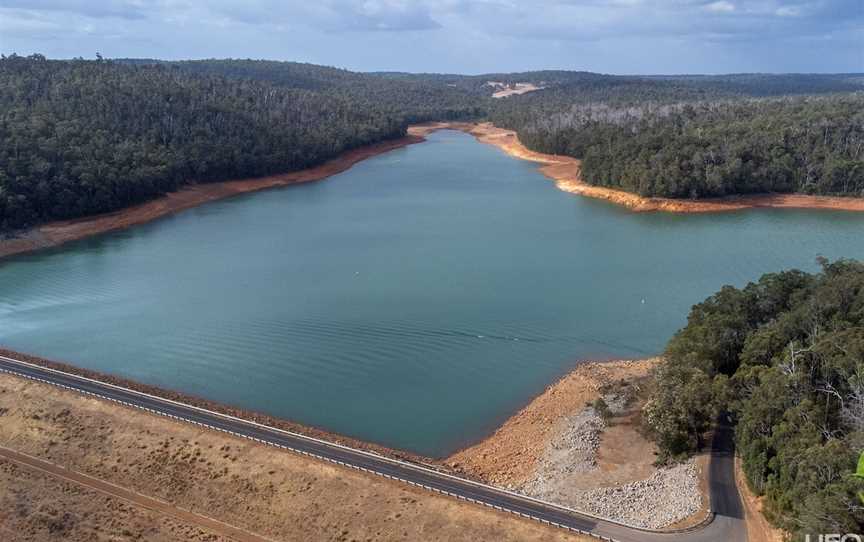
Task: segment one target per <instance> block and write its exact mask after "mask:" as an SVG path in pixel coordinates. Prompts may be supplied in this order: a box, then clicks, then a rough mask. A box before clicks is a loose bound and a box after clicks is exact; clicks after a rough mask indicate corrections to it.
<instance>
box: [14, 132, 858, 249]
mask: <svg viewBox="0 0 864 542" xmlns="http://www.w3.org/2000/svg"><path fill="white" fill-rule="evenodd" d="M447 129H449V130H460V131H463V132H466V133H469V134H471V135H473V136H475V137H476V138H477V139H478V141H480V142H482V143H488V144H490V145H494V146H496V147H498V148H500V149H502V150H503V151H504V152H506V153H507V154H508V155H510V156H513V157H516V158H520V159H523V160H530V161H532V162H538V163H540V164H542V166H541V167H540V172H541V173H543V174H544V175H545V176H546V177H548V178H550V179H552V180H554V181H555V183H556V186H558V188H559V189H561V190H563V191H564V192H569V193H572V194H578V195H580V196H586V197H590V198H596V199H602V200H606V201H610V202H612V203H615V204H617V205H621V206H624V207H627V208H628V209H630V210H632V211H639V212H645V211H663V212H670V213H717V212H724V211H740V210H743V209H753V208H790V209H827V210H841V211H864V198H852V197H849V198H840V197H829V196H807V195H802V194H761V195H753V196H730V197H728V198H716V199H701V200H680V199H669V198H645V197H642V196H639V195H636V194H631V193H629V192H625V191H623V190H614V189H611V188H604V187H600V186H592V185H589V184H586V183H584V182H582V181H581V179H580V177H579V166H580V162H579V160H577V159H575V158H572V157H569V156H560V155H550V154H543V153H539V152H535V151H532V150H529V149H528V148H526V147H525V146H524V145H522V143H521V142H520V141H519V138H518V137H517V136H516V133H515V132H513V131H511V130H505V129H503V128H498V127H496V126H494V125H493V124H491V123H488V122H486V123H479V124H477V123H470V122H436V123H426V124H418V125H413V126H410V127H409V128H408V135H407V136H405V137H403V138H400V139H394V140H390V141H383V142H380V143H376V144H374V145H369V146H366V147H362V148H358V149H353V150H350V151H348V152H346V153H344V154H342V155H341V156H338V157H336V158H334V159H332V160H330V161H328V162H326V163H324V164H322V165H320V166H316V167H313V168H309V169H304V170H301V171H295V172H291V173H285V174H282V175H271V176H269V177H259V178H253V179H239V180H234V181H223V182H216V183H202V184H194V185H189V186H187V187H184V188H182V189H180V190H178V191H177V192H171V193H169V194H166V195H164V196H161V197H159V198H156V199H154V200H150V201H148V202H145V203H142V204H139V205H135V206H132V207H129V208H126V209H121V210H119V211H114V212H111V213H106V214H102V215H95V216H89V217H83V218H78V219H74V220H61V221H55V222H49V223H47V224H42V225H40V226H35V227H33V228H30V229H28V230H25V231H21V232H16V233H14V234H12V235H10V236H6V237H0V258H3V257H6V256H11V255H14V254H21V253H25V252H31V251H34V250H39V249H43V248H49V247H54V246H58V245H62V244H63V243H67V242H70V241H76V240H79V239H84V238H86V237H90V236H93V235H98V234H100V233H105V232H109V231H113V230H120V229H124V228H128V227H131V226H135V225H138V224H144V223H146V222H150V221H151V220H155V219H157V218H159V217H162V216H165V215H169V214H173V213H177V212H180V211H183V210H185V209H189V208H191V207H195V206H198V205H201V204H203V203H207V202H209V201H215V200H218V199H222V198H227V197H231V196H236V195H238V194H243V193H246V192H255V191H258V190H264V189H267V188H275V187H280V186H287V185H291V184H297V183H303V182H310V181H319V180H322V179H325V178H327V177H330V176H331V175H335V174H337V173H341V172H343V171H345V170H347V169H349V168H350V167H351V166H353V165H354V164H356V163H357V162H360V161H362V160H365V159H367V158H371V157H373V156H377V155H379V154H382V153H385V152H388V151H391V150H394V149H398V148H402V147H405V146H407V145H412V144H415V143H422V142H423V141H425V136H426V135H428V134H430V133H432V132H434V131H436V130H447Z"/></svg>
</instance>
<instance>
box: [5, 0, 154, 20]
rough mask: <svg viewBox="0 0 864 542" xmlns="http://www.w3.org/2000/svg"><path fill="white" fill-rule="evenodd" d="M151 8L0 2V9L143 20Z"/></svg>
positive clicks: (117, 2)
mask: <svg viewBox="0 0 864 542" xmlns="http://www.w3.org/2000/svg"><path fill="white" fill-rule="evenodd" d="M153 7H154V6H152V5H150V3H149V2H144V1H136V0H128V1H124V0H102V1H88V0H65V1H64V0H0V8H16V9H21V10H28V11H31V12H38V11H49V12H50V11H55V12H66V13H74V14H78V15H84V16H87V17H95V18H102V17H119V18H123V19H143V18H144V17H146V11H147V10H148V8H151V9H152V8H153Z"/></svg>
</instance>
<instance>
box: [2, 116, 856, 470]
mask: <svg viewBox="0 0 864 542" xmlns="http://www.w3.org/2000/svg"><path fill="white" fill-rule="evenodd" d="M428 139H429V141H428V142H427V143H424V144H420V145H413V146H410V147H407V148H404V149H400V150H397V151H393V152H390V153H388V154H385V155H381V156H378V157H375V158H372V159H370V160H367V161H365V162H362V163H360V164H358V165H356V166H354V167H353V168H352V169H351V170H349V171H347V172H344V173H342V174H339V175H336V176H334V177H331V178H330V179H328V180H325V181H322V182H318V183H310V184H302V185H296V186H291V187H288V188H283V189H276V190H269V191H265V192H259V193H254V194H248V195H244V196H240V197H236V198H232V199H229V200H222V201H218V202H214V203H211V204H207V205H204V206H201V207H198V208H195V209H192V210H189V211H185V212H183V213H180V214H177V215H173V216H170V217H166V218H163V219H160V220H158V221H155V222H152V223H149V224H146V225H144V226H139V227H135V228H132V229H129V230H125V231H122V232H114V233H109V234H105V235H101V236H99V237H95V238H91V239H87V240H84V241H79V242H75V243H72V244H68V245H65V246H63V247H60V248H58V249H52V250H47V251H42V252H38V253H32V254H27V255H22V256H18V257H14V258H10V259H7V260H3V261H2V262H0V344H3V345H4V346H7V347H9V348H12V349H16V350H19V351H24V352H29V353H33V354H37V355H41V356H43V357H48V358H52V359H57V360H60V361H67V362H70V363H74V364H76V365H79V366H81V367H87V368H90V369H95V370H99V371H104V372H108V373H113V374H117V375H120V376H124V377H128V378H132V379H135V380H139V381H142V382H146V383H150V384H155V385H158V386H162V387H167V388H172V389H177V390H180V391H184V392H187V393H191V394H195V395H199V396H202V397H205V398H208V399H212V400H216V401H221V402H225V403H229V404H234V405H237V406H241V407H245V408H248V409H253V410H258V411H263V412H266V413H269V414H272V415H275V416H280V417H284V418H288V419H291V420H294V421H297V422H301V423H305V424H308V425H313V426H318V427H322V428H325V429H329V430H332V431H336V432H339V433H343V434H346V435H350V436H354V437H358V438H361V439H365V440H369V441H374V442H379V443H382V444H385V445H388V446H392V447H395V448H402V449H406V450H411V451H414V452H417V453H421V454H426V455H433V456H437V455H443V454H446V453H448V452H451V451H453V450H454V449H456V448H458V447H460V446H462V445H465V444H467V443H469V442H471V441H474V440H476V439H478V438H480V437H482V436H484V435H485V434H486V433H488V432H490V431H491V430H492V429H494V428H495V427H496V426H497V425H498V424H500V423H501V422H502V421H503V420H504V419H506V418H507V417H508V416H509V415H510V414H512V413H513V412H514V411H515V410H516V409H517V408H518V407H519V406H521V405H522V404H524V403H525V402H527V401H528V400H529V399H530V398H531V397H532V396H533V395H535V394H537V393H539V392H540V391H542V389H543V388H544V387H545V386H546V385H548V384H550V383H551V382H552V381H553V380H555V378H556V377H559V376H561V375H562V374H564V373H565V372H567V371H568V370H570V369H571V368H572V367H573V366H574V364H576V363H577V362H578V361H579V360H585V359H604V358H621V357H642V356H647V355H651V354H656V353H658V352H660V351H661V350H662V348H663V346H664V344H665V342H666V341H667V340H668V339H669V337H670V336H671V335H672V334H673V333H674V332H675V331H676V330H677V329H678V328H679V327H681V325H683V323H684V322H685V319H686V316H687V312H688V310H689V308H690V306H691V305H692V304H694V303H697V302H699V301H701V300H702V299H703V298H705V297H706V296H707V295H709V294H711V293H713V292H714V291H716V290H717V289H719V287H720V286H722V285H723V284H734V285H738V286H741V285H743V284H745V283H746V282H748V281H750V280H754V279H757V278H758V277H759V276H760V275H761V274H762V273H764V272H770V271H777V270H781V269H788V268H792V267H797V268H801V269H805V270H815V269H816V262H815V258H816V257H817V256H820V255H822V256H826V257H828V258H832V259H833V258H838V257H843V256H845V257H854V258H864V236H862V235H861V232H862V226H864V215H862V214H853V213H843V212H828V211H798V210H755V211H743V212H736V213H725V214H719V215H668V214H634V213H631V212H629V211H626V210H624V209H621V208H619V207H615V206H613V205H611V204H608V203H606V202H602V201H596V200H591V199H586V198H581V197H574V196H572V195H568V194H565V193H563V192H560V191H559V190H557V189H556V188H555V186H554V184H553V183H552V182H550V181H549V180H548V179H546V178H545V177H543V176H542V175H540V174H539V173H538V171H537V168H536V165H535V164H532V163H529V162H524V161H520V160H514V159H512V158H509V157H507V156H506V155H504V154H503V153H502V152H501V151H499V150H498V149H496V148H493V147H491V146H486V145H483V144H480V143H478V142H476V141H475V140H474V139H473V138H472V137H471V136H468V135H465V134H462V133H458V132H451V131H445V132H437V133H435V134H433V135H431V136H430V137H429V138H428Z"/></svg>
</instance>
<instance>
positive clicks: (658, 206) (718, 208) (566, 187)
mask: <svg viewBox="0 0 864 542" xmlns="http://www.w3.org/2000/svg"><path fill="white" fill-rule="evenodd" d="M412 129H413V130H414V131H413V132H412V131H411V130H412ZM447 129H450V130H459V131H462V132H465V133H468V134H470V135H473V136H474V137H475V138H477V140H478V141H480V142H481V143H487V144H490V145H493V146H495V147H498V148H499V149H501V150H503V151H504V152H505V153H507V154H508V155H509V156H513V157H515V158H520V159H522V160H528V161H531V162H537V163H539V164H542V165H541V167H540V172H541V173H542V174H543V175H545V176H546V177H548V178H549V179H551V180H553V181H555V184H556V186H557V187H558V189H559V190H561V191H563V192H568V193H571V194H577V195H580V196H585V197H589V198H594V199H602V200H606V201H608V202H611V203H614V204H616V205H620V206H622V207H626V208H627V209H629V210H631V211H634V212H666V213H677V214H694V213H722V212H730V211H742V210H745V209H762V208H771V209H817V210H818V209H821V210H833V211H851V212H864V198H856V197H839V196H811V195H806V194H781V193H770V194H752V195H735V196H726V197H721V198H705V199H698V200H683V199H673V198H659V197H644V196H640V195H638V194H633V193H631V192H626V191H624V190H617V189H614V188H606V187H603V186H594V185H590V184H586V183H584V182H583V181H582V180H581V179H580V176H579V166H580V164H581V161H580V160H577V159H576V158H572V157H570V156H562V155H554V154H543V153H540V152H535V151H532V150H530V149H528V148H527V147H525V146H524V145H522V143H521V142H520V141H519V138H518V136H517V135H516V132H514V131H512V130H506V129H504V128H498V127H497V126H495V125H493V124H492V123H489V122H484V123H479V124H478V123H466V122H436V123H428V124H421V125H415V126H412V127H411V128H409V133H414V134H418V135H420V134H422V135H426V134H429V133H431V132H434V131H436V130H447Z"/></svg>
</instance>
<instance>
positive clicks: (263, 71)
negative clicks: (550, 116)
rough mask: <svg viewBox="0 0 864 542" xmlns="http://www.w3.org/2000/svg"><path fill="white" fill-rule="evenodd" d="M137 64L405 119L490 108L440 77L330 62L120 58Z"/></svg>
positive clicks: (469, 115) (458, 116) (469, 114)
mask: <svg viewBox="0 0 864 542" xmlns="http://www.w3.org/2000/svg"><path fill="white" fill-rule="evenodd" d="M115 62H119V63H123V64H129V65H135V66H147V65H150V66H153V65H161V66H165V67H169V68H173V69H176V70H179V71H183V72H186V73H189V74H195V75H207V76H221V77H226V78H231V79H248V80H253V81H264V82H267V83H272V84H273V85H275V86H279V87H287V88H296V89H303V90H309V91H314V92H319V93H324V94H328V95H331V96H334V97H340V98H344V99H347V100H350V101H351V102H352V103H358V104H363V105H366V106H370V107H374V108H375V109H377V110H380V111H382V112H385V113H386V114H388V115H391V116H393V117H394V118H398V119H399V120H400V121H402V122H406V123H418V122H425V121H432V120H465V119H473V118H477V117H478V116H480V115H483V114H484V113H485V111H486V109H485V107H484V104H483V103H482V101H481V100H478V95H477V94H476V93H473V92H468V91H467V90H465V89H463V88H456V87H455V86H453V85H448V84H447V83H445V82H443V81H438V80H428V79H423V80H406V79H393V78H387V77H380V76H377V75H374V74H367V73H358V72H352V71H348V70H343V69H339V68H332V67H328V66H318V65H315V64H305V63H300V62H277V61H272V60H233V59H227V60H182V61H172V62H167V61H160V60H147V59H120V60H117V61H115Z"/></svg>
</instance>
